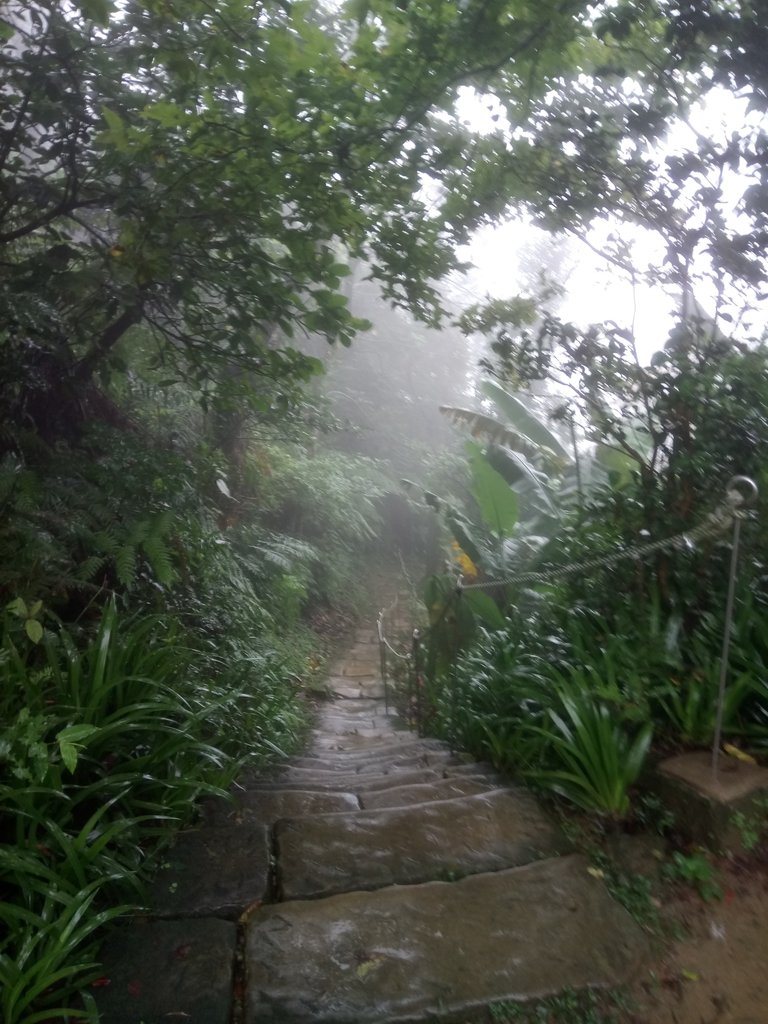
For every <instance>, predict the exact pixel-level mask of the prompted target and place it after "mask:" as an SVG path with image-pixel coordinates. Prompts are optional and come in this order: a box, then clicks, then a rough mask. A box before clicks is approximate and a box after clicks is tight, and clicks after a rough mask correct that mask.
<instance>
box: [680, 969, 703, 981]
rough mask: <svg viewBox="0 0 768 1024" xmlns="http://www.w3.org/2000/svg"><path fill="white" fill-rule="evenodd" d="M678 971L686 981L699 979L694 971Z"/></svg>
mask: <svg viewBox="0 0 768 1024" xmlns="http://www.w3.org/2000/svg"><path fill="white" fill-rule="evenodd" d="M680 973H681V974H682V976H683V977H684V978H685V980H686V981H700V978H699V975H698V974H697V973H696V971H686V970H682V971H681V972H680Z"/></svg>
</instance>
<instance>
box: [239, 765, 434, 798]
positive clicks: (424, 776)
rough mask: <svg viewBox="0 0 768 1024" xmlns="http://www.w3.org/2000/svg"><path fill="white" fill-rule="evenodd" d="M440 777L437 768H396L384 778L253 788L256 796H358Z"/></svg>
mask: <svg viewBox="0 0 768 1024" xmlns="http://www.w3.org/2000/svg"><path fill="white" fill-rule="evenodd" d="M310 774H312V773H310ZM440 777H441V776H440V774H439V772H437V771H436V770H435V769H433V768H419V769H408V768H404V769H402V770H398V769H394V768H393V769H391V770H390V771H388V772H386V773H385V774H382V775H360V774H357V773H352V774H344V775H336V774H335V773H334V775H333V778H332V779H327V780H319V781H312V779H310V778H309V777H308V776H302V777H301V779H294V780H290V779H285V780H283V781H273V782H261V783H254V784H253V785H252V786H251V787H250V791H251V792H254V793H256V792H259V791H261V790H267V791H270V790H280V789H293V790H303V791H305V792H312V793H334V792H349V793H356V794H358V793H363V792H369V791H371V790H379V789H389V788H391V787H392V786H408V785H414V784H416V783H419V782H436V781H437V780H438V779H439V778H440Z"/></svg>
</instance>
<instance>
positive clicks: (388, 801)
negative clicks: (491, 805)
mask: <svg viewBox="0 0 768 1024" xmlns="http://www.w3.org/2000/svg"><path fill="white" fill-rule="evenodd" d="M494 788H495V787H494V786H493V785H492V784H489V783H488V782H487V781H486V780H485V779H483V778H478V779H473V778H472V777H471V776H469V777H468V776H464V777H462V778H456V779H440V780H438V781H437V782H424V783H421V784H416V785H415V786H394V787H393V788H392V789H383V790H381V791H380V792H371V793H362V794H361V796H360V803H361V804H362V806H363V809H364V810H373V809H377V808H378V809H380V808H384V807H410V806H411V804H426V803H429V802H430V801H432V800H451V799H453V798H454V797H457V796H475V795H476V794H478V793H488V792H490V791H491V790H492V789H494Z"/></svg>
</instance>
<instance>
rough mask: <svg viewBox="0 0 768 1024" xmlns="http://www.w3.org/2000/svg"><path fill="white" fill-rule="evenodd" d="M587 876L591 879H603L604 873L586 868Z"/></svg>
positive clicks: (597, 869) (596, 869)
mask: <svg viewBox="0 0 768 1024" xmlns="http://www.w3.org/2000/svg"><path fill="white" fill-rule="evenodd" d="M587 874H588V875H592V877H593V878H605V872H604V871H601V870H600V868H587Z"/></svg>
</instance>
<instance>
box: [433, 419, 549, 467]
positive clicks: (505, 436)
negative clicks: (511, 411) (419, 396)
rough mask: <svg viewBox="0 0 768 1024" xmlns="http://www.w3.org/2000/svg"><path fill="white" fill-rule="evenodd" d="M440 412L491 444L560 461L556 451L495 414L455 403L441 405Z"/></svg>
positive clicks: (531, 457) (529, 456)
mask: <svg viewBox="0 0 768 1024" xmlns="http://www.w3.org/2000/svg"><path fill="white" fill-rule="evenodd" d="M440 412H441V413H443V415H444V416H447V417H448V419H449V420H450V421H451V423H454V424H456V425H457V426H462V427H466V428H467V429H468V430H469V432H470V434H471V435H472V437H476V438H481V439H482V440H484V441H490V443H491V444H498V445H504V446H506V447H507V448H511V449H512V450H513V451H516V452H520V453H521V454H522V455H525V457H526V458H528V459H533V458H535V457H536V456H539V457H544V458H545V459H547V460H548V461H550V462H552V463H555V462H557V461H558V459H557V456H556V455H555V453H554V452H552V451H548V450H546V449H543V448H542V447H541V446H540V445H538V444H535V443H534V442H533V441H531V439H530V438H529V437H525V436H524V435H523V434H521V433H520V432H519V431H517V430H513V429H512V428H510V427H508V426H506V425H505V424H504V423H501V422H500V421H499V420H497V419H494V418H493V416H486V415H485V413H482V412H473V410H472V409H461V408H459V407H458V406H455V405H441V406H440Z"/></svg>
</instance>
